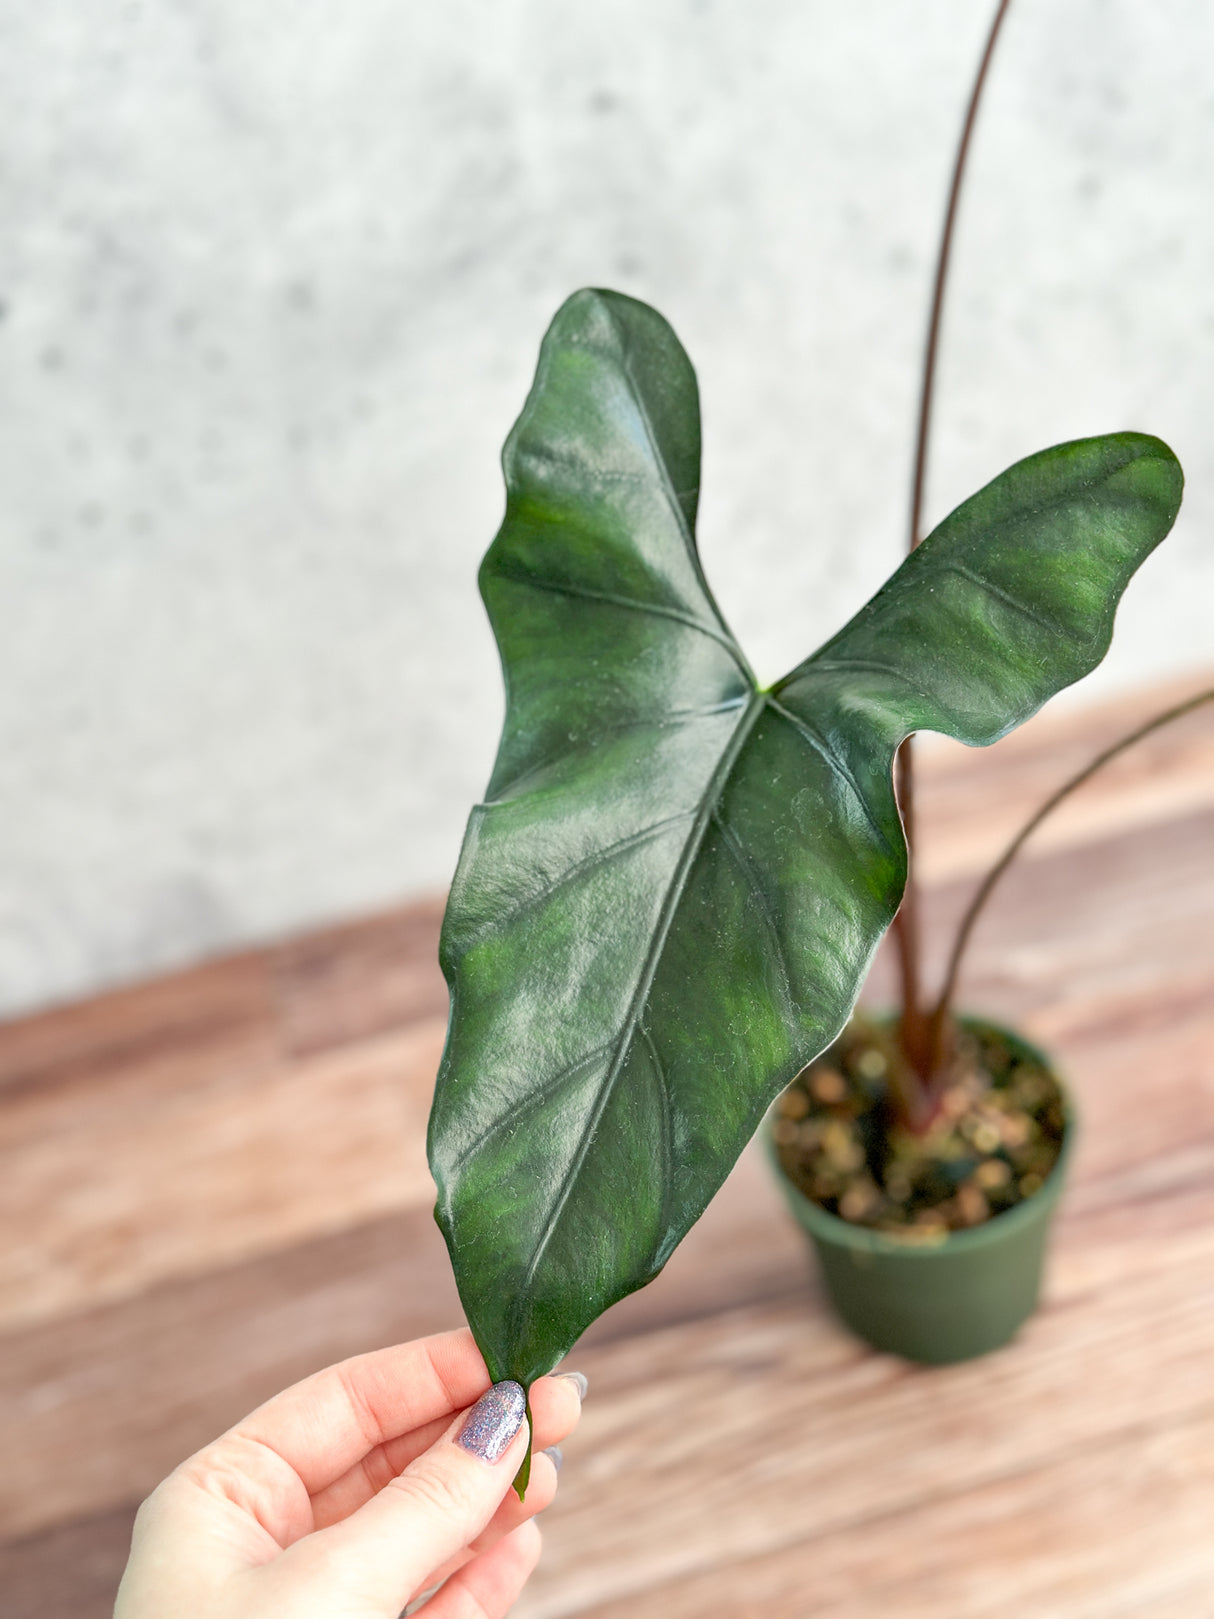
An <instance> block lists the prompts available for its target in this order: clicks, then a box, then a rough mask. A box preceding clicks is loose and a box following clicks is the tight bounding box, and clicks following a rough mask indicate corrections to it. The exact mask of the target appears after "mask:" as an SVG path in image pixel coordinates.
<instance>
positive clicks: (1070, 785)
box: [930, 686, 1214, 1045]
mask: <svg viewBox="0 0 1214 1619" xmlns="http://www.w3.org/2000/svg"><path fill="white" fill-rule="evenodd" d="M1210 702H1214V686H1211V687H1209V688H1208V689H1207V690H1205V691H1200V692H1198V693H1197V694H1196V695H1195V696H1193V697H1187V698H1186V699H1185V700H1184V702H1182V703H1177V704H1176V705H1175V707H1173V708H1169V709H1165V710H1164V711H1163V713H1161V714H1156V715H1154V717H1153V718H1151V719H1149V720H1147V721H1146V723H1145V724H1143V725H1140V726H1138V727H1137V728H1136V729H1135V730H1133V731H1130V732H1129V733H1128V734H1127V735H1126V736H1123V737H1121V738H1120V739H1119V740H1118V741H1116V742H1114V743H1113V744H1112V746H1111V747H1107V748H1105V750H1104V751H1103V753H1098V754H1097V755H1096V757H1095V758H1094V759H1093V760H1091V762H1090V763H1088V764H1086V765H1085V766H1084V767H1083V769H1082V770H1080V771H1078V772H1077V773H1076V774H1075V775H1073V776H1071V777H1070V779H1069V780H1067V781H1064V782H1063V784H1062V786H1061V787H1059V788H1058V790H1057V792H1054V793H1051V795H1050V796H1049V798H1047V799H1046V801H1045V803H1044V804H1042V806H1041V808H1040V809H1039V810H1037V812H1036V814H1034V815H1032V816H1030V817H1029V819H1028V820H1027V821H1026V822H1025V823H1024V825H1023V826H1022V827H1021V828H1020V830H1019V832H1017V833H1016V836H1015V837H1014V838H1013V839H1012V840H1011V842H1010V843H1009V844H1008V845H1007V847H1006V848H1005V849H1004V851H1003V853H1002V854H1001V855H1000V856H999V858H998V860H996V862H995V864H994V865H993V866H992V867H991V869H990V870H989V871H988V872H987V874H986V876H985V877H984V878H983V879H982V881H981V883H979V885H978V887H977V889H976V891H975V893H974V896H973V898H972V899H971V900H970V902H969V905H968V907H967V908H966V912H965V915H964V916H963V917H962V918H961V924H960V926H959V927H958V929H957V936H956V938H955V939H954V941H953V948H952V953H951V954H950V956H949V960H948V967H947V970H946V971H945V975H944V988H943V989H942V990H941V992H940V999H939V1001H938V1002H937V1003H936V1006H935V1008H934V1010H933V1011H932V1014H931V1019H930V1022H931V1035H932V1042H933V1045H938V1044H939V1041H940V1037H941V1034H942V1032H943V1030H944V1026H945V1023H946V1021H947V1019H948V1017H949V1014H950V1011H951V1008H952V1003H953V997H954V995H955V993H956V989H957V978H958V975H959V973H960V970H961V961H962V957H963V956H964V955H965V948H966V946H967V944H968V943H969V940H970V935H971V934H972V933H973V931H974V925H975V923H976V922H977V920H978V918H979V916H981V914H982V911H983V908H984V907H985V905H986V902H987V900H989V899H990V897H991V893H992V892H993V890H994V888H995V885H996V883H997V882H998V881H999V879H1000V878H1001V877H1002V876H1003V874H1004V872H1005V871H1006V870H1007V868H1008V867H1009V866H1010V865H1011V863H1012V861H1013V860H1014V859H1015V858H1016V856H1017V855H1018V854H1019V853H1020V850H1021V849H1022V848H1023V847H1024V845H1025V843H1026V842H1027V841H1028V839H1029V838H1030V837H1031V836H1032V835H1033V833H1034V832H1035V831H1036V830H1037V828H1038V827H1039V826H1040V825H1041V823H1042V821H1044V820H1045V819H1046V818H1047V816H1049V815H1052V814H1053V812H1054V811H1055V810H1056V809H1057V808H1058V806H1059V804H1061V803H1062V802H1063V800H1064V799H1067V798H1069V797H1070V796H1071V794H1072V793H1073V792H1074V791H1075V789H1076V788H1077V787H1082V786H1083V784H1084V782H1085V781H1088V780H1090V779H1091V777H1093V776H1094V775H1095V774H1096V772H1097V771H1098V770H1103V769H1104V767H1105V765H1107V764H1108V763H1110V761H1111V760H1113V759H1116V758H1117V756H1118V754H1121V753H1124V752H1125V751H1126V749H1127V748H1132V747H1133V746H1134V744H1135V743H1136V742H1141V741H1142V739H1143V738H1144V737H1147V736H1150V735H1151V733H1152V731H1158V730H1161V729H1162V728H1163V726H1165V725H1171V723H1172V721H1173V720H1178V719H1181V718H1182V717H1183V716H1184V715H1185V714H1191V713H1192V712H1193V710H1194V709H1195V708H1200V707H1201V706H1202V705H1203V704H1204V703H1210Z"/></svg>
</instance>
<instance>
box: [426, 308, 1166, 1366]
mask: <svg viewBox="0 0 1214 1619" xmlns="http://www.w3.org/2000/svg"><path fill="white" fill-rule="evenodd" d="M504 466H505V473H506V484H507V490H508V499H507V509H506V516H505V520H504V522H503V524H502V528H501V531H500V532H499V534H498V536H497V538H496V539H495V541H494V543H493V545H492V547H491V548H490V550H489V553H488V555H487V556H486V558H485V562H484V566H483V568H482V572H481V588H482V591H483V594H484V598H485V602H486V605H487V607H488V610H489V616H490V619H491V620H492V623H493V628H494V631H495V633H496V635H497V639H498V643H499V646H500V648H501V654H502V664H503V668H504V671H505V680H506V691H507V713H506V721H505V727H504V731H503V735H502V741H501V748H500V751H499V754H498V758H497V764H496V768H495V769H494V772H493V777H492V780H491V781H490V784H489V788H488V791H487V793H486V801H485V802H484V803H483V804H481V805H478V806H477V808H476V809H474V810H473V812H472V816H471V819H470V821H469V824H468V831H467V836H466V839H465V843H464V849H463V854H462V856H461V859H460V864H459V869H458V871H457V873H456V877H455V882H454V886H453V888H452V891H451V899H450V904H449V906H448V909H447V916H446V921H445V924H444V930H443V940H442V962H443V969H444V971H445V973H446V975H447V978H448V981H449V983H450V986H451V1023H450V1029H449V1032H448V1038H447V1048H446V1052H445V1054H444V1057H443V1063H442V1068H441V1071H440V1074H439V1082H438V1088H437V1093H436V1096H435V1101H434V1111H433V1114H432V1118H431V1134H430V1152H431V1163H432V1167H433V1170H434V1174H435V1178H436V1180H437V1183H438V1188H439V1201H438V1210H437V1214H438V1219H439V1222H440V1224H441V1226H442V1228H443V1231H444V1233H445V1235H446V1238H447V1242H448V1245H449V1248H450V1251H451V1258H452V1263H453V1265H454V1268H455V1275H456V1279H457V1281H458V1283H459V1289H460V1296H461V1298H462V1300H463V1303H464V1307H465V1309H466V1311H467V1314H468V1319H469V1321H470V1323H471V1325H472V1329H473V1331H474V1333H475V1335H476V1338H477V1342H478V1343H479V1345H480V1347H481V1349H482V1351H483V1353H484V1355H485V1358H486V1360H487V1362H488V1364H489V1368H490V1371H491V1372H492V1375H493V1376H494V1377H495V1378H501V1377H507V1376H509V1377H514V1378H517V1379H518V1380H519V1381H520V1382H522V1383H524V1384H528V1383H530V1382H531V1381H532V1379H534V1378H535V1377H537V1376H539V1375H540V1374H542V1373H544V1372H546V1371H547V1370H548V1369H549V1368H550V1367H551V1366H552V1365H553V1363H554V1362H555V1361H556V1360H557V1359H558V1358H559V1357H560V1356H561V1355H562V1354H563V1353H564V1352H565V1351H566V1350H567V1349H568V1348H569V1346H570V1345H571V1344H572V1343H573V1341H574V1340H575V1339H576V1338H577V1337H578V1335H579V1334H580V1333H581V1332H582V1331H583V1329H584V1328H585V1327H586V1326H587V1325H588V1324H589V1323H590V1322H591V1321H593V1320H594V1319H595V1317H596V1316H598V1315H599V1314H600V1313H601V1312H602V1311H603V1310H605V1309H606V1308H607V1307H608V1305H610V1304H612V1303H613V1302H614V1301H615V1300H617V1299H619V1298H621V1297H622V1296H623V1295H624V1294H626V1293H629V1292H631V1291H632V1290H633V1289H634V1288H637V1287H640V1286H641V1285H642V1284H643V1283H645V1282H647V1281H649V1280H650V1279H651V1278H652V1277H653V1276H655V1275H656V1274H657V1272H658V1271H659V1270H660V1269H661V1268H662V1266H663V1265H664V1264H665V1262H666V1260H667V1259H668V1258H669V1257H670V1255H671V1253H672V1251H673V1250H674V1248H675V1245H676V1244H677V1243H678V1242H679V1240H680V1239H681V1238H682V1237H683V1236H684V1234H685V1233H686V1232H687V1230H688V1229H689V1228H690V1226H691V1225H692V1224H693V1222H694V1221H695V1220H696V1219H697V1217H698V1216H699V1215H700V1214H701V1212H702V1211H703V1209H704V1207H705V1205H706V1204H707V1203H708V1200H709V1199H710V1198H711V1196H712V1195H713V1193H714V1192H715V1191H716V1189H717V1188H718V1186H719V1185H720V1184H721V1182H722V1181H723V1180H724V1178H725V1176H726V1174H727V1173H728V1171H729V1169H730V1167H731V1165H732V1164H733V1162H734V1160H735V1159H736V1157H737V1155H738V1153H739V1152H740V1151H741V1149H742V1147H743V1146H744V1145H745V1143H746V1141H747V1140H748V1138H749V1137H750V1135H751V1134H752V1132H753V1131H754V1129H755V1127H756V1125H757V1124H758V1122H759V1120H760V1118H761V1116H762V1114H763V1112H764V1109H765V1108H766V1107H767V1106H768V1104H769V1103H770V1102H771V1100H772V1098H773V1097H774V1096H775V1095H776V1094H777V1093H778V1092H779V1090H780V1089H781V1088H782V1087H783V1086H784V1085H785V1084H786V1083H787V1082H788V1081H789V1080H790V1079H791V1078H792V1076H793V1074H794V1073H796V1071H797V1070H798V1069H799V1068H800V1067H802V1065H803V1064H804V1063H805V1062H807V1061H808V1060H809V1059H810V1058H811V1057H812V1056H814V1055H815V1054H816V1053H817V1052H818V1051H820V1050H821V1049H822V1048H823V1047H824V1046H825V1045H826V1044H828V1042H829V1041H830V1040H831V1039H832V1038H833V1037H834V1036H835V1034H836V1033H837V1032H838V1030H839V1028H840V1027H841V1026H842V1024H843V1022H844V1021H845V1019H846V1018H847V1015H848V1013H849V1011H850V1009H851V1007H852V1004H853V1002H854V999H855V996H856V993H857V991H858V988H859V985H860V983H861V981H862V979H863V977H864V974H865V971H866V969H867V967H868V965H869V962H870V960H871V958H872V955H873V952H874V950H875V948H876V945H877V943H878V941H879V939H880V938H881V935H882V934H883V932H884V931H885V929H886V928H887V927H888V925H889V923H890V921H891V920H892V918H893V915H894V912H895V910H896V909H897V906H898V903H899V900H900V897H901V894H902V889H903V884H904V881H905V875H906V846H905V842H904V840H903V836H902V829H901V824H900V821H899V817H898V812H897V808H896V805H895V801H894V796H893V792H892V789H891V779H890V778H891V764H892V759H893V754H894V750H895V748H896V747H897V745H898V743H899V742H900V741H901V739H902V738H903V737H904V736H905V735H907V733H909V732H911V731H913V730H916V729H920V728H926V729H931V730H936V731H943V732H946V733H947V734H948V735H950V736H954V737H959V738H960V739H961V740H962V741H965V742H969V743H988V742H993V741H994V740H995V739H996V738H997V737H999V736H1001V735H1003V733H1004V732H1006V731H1007V730H1009V729H1010V728H1011V727H1012V726H1014V725H1016V724H1018V723H1019V722H1020V721H1021V720H1023V719H1025V718H1026V717H1027V716H1028V715H1029V714H1031V713H1032V712H1033V711H1034V710H1035V709H1036V708H1038V707H1039V706H1040V705H1041V703H1043V702H1044V701H1045V699H1046V698H1048V697H1049V696H1050V695H1051V694H1052V693H1054V692H1055V691H1057V690H1059V688H1061V687H1063V686H1065V685H1067V684H1069V683H1070V682H1071V681H1074V680H1077V679H1078V678H1079V677H1080V676H1081V675H1083V674H1085V673H1086V672H1087V671H1088V670H1089V669H1091V668H1092V667H1093V665H1094V664H1096V663H1097V662H1098V661H1099V660H1100V658H1101V657H1102V656H1103V654H1104V652H1105V650H1106V648H1107V646H1108V641H1109V635H1110V632H1111V629H1112V622H1113V613H1114V609H1115V607H1116V604H1117V601H1118V599H1119V597H1120V595H1121V592H1122V590H1123V589H1124V587H1125V585H1126V583H1127V581H1128V580H1129V578H1130V576H1131V574H1132V573H1133V572H1134V570H1135V568H1137V567H1138V565H1139V564H1140V563H1141V562H1142V560H1143V558H1144V557H1146V556H1147V554H1148V553H1149V552H1150V551H1151V550H1152V549H1153V547H1154V546H1155V545H1157V544H1158V542H1159V541H1160V540H1161V539H1162V538H1163V536H1164V535H1165V534H1166V533H1167V531H1168V529H1169V528H1170V527H1171V524H1172V522H1173V520H1174V518H1175V515H1176V511H1177V508H1178V506H1179V503H1180V492H1181V474H1180V468H1179V466H1178V464H1177V462H1176V460H1175V457H1174V456H1173V455H1172V454H1171V452H1170V451H1169V450H1168V449H1167V447H1166V446H1165V445H1163V444H1161V443H1160V442H1159V440H1158V439H1153V438H1146V437H1144V436H1142V435H1140V434H1135V433H1122V434H1116V435H1113V436H1111V437H1108V438H1100V439H1089V440H1084V441H1082V442H1080V443H1075V444H1065V445H1061V446H1059V447H1058V448H1056V449H1052V450H1047V451H1045V452H1044V453H1043V454H1041V455H1036V456H1032V457H1030V458H1029V459H1028V460H1027V461H1022V462H1020V463H1019V464H1018V465H1016V466H1014V467H1012V468H1011V469H1010V470H1009V471H1007V472H1005V473H1004V474H1003V475H1002V476H1001V477H999V478H997V479H996V480H995V481H994V482H993V483H992V484H989V485H988V486H987V487H986V488H985V489H983V490H982V491H981V492H980V493H979V494H977V495H975V496H974V497H973V499H972V500H969V501H967V502H966V503H965V505H963V506H961V507H960V508H959V509H958V510H957V511H955V512H954V513H953V514H952V516H951V517H949V518H948V519H947V520H946V521H945V522H944V523H942V524H941V525H940V527H939V528H938V529H937V530H936V531H935V533H933V534H932V535H931V536H930V537H929V538H928V539H927V540H926V541H925V542H924V544H923V545H922V546H921V547H920V548H919V549H918V550H917V551H916V552H914V553H913V554H912V555H911V556H910V557H909V558H908V559H907V561H906V562H904V563H903V565H902V567H901V568H899V570H898V571H897V573H896V574H895V575H894V576H893V578H892V579H890V581H889V582H888V583H887V584H886V585H885V586H884V588H883V589H882V590H881V591H879V592H878V594H877V595H876V596H875V597H874V598H873V599H872V601H870V602H869V603H868V605H867V606H866V607H864V608H863V609H862V610H861V611H860V612H859V613H858V614H857V615H856V617H855V618H854V619H853V620H852V621H851V623H850V624H848V625H847V626H846V628H845V629H843V630H842V631H841V632H840V633H839V634H838V635H837V636H835V638H834V639H833V640H832V641H829V642H828V643H827V644H826V645H825V646H824V647H823V648H822V649H821V650H820V651H819V652H818V653H816V654H815V655H814V656H813V657H811V658H809V659H808V660H807V661H806V662H805V663H803V664H801V665H800V666H799V667H798V668H797V669H795V670H794V671H793V672H792V674H790V675H789V676H787V677H786V678H785V679H784V680H782V681H780V682H779V683H778V684H777V685H776V686H774V687H773V688H772V689H771V690H770V691H767V692H762V691H759V690H757V689H756V686H755V682H754V679H753V677H752V676H751V673H750V670H749V668H748V666H747V664H746V660H745V658H744V657H743V656H742V653H741V651H740V650H739V648H738V646H737V643H736V642H735V641H734V639H733V636H732V635H731V634H730V632H729V630H728V629H727V628H726V626H725V623H724V621H723V620H722V618H721V615H720V613H719V612H718V610H717V608H716V605H715V603H714V602H713V599H712V596H711V594H710V592H709V590H708V586H707V584H706V583H705V581H704V577H703V574H702V572H701V569H700V564H699V560H698V557H697V555H696V549H695V542H694V539H693V525H694V521H695V512H696V496H697V490H698V485H699V417H698V404H697V394H696V384H695V376H694V373H693V371H692V369H691V365H690V363H689V361H688V359H687V357H686V355H685V354H684V353H683V350H682V349H681V347H680V346H679V344H678V341H677V339H676V338H675V336H674V334H673V332H672V331H671V329H670V327H669V326H668V325H667V324H666V322H665V321H664V320H663V319H662V318H661V316H659V315H658V314H656V313H655V312H654V311H653V310H652V309H649V308H647V307H646V306H645V305H643V304H640V303H636V302H634V301H633V300H631V299H628V298H624V297H621V296H619V295H618V294H614V293H607V292H581V293H578V294H576V295H575V296H574V297H573V298H571V299H570V300H569V301H568V302H567V303H566V304H565V305H564V307H563V308H562V309H561V310H560V312H559V313H558V314H557V317H556V319H555V320H554V322H553V324H552V327H551V329H550V330H549V332H548V335H547V337H546V338H545V340H544V345H543V349H542V351H541V355H540V362H539V370H538V373H537V376H536V380H535V385H534V387H533V388H532V391H531V394H530V397H529V398H528V400H527V404H526V406H525V408H524V410H523V413H522V415H521V417H520V418H519V421H518V423H517V424H516V426H515V428H514V430H513V432H512V433H511V435H510V438H509V440H508V442H507V445H506V450H505V456H504Z"/></svg>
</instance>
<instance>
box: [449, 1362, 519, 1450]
mask: <svg viewBox="0 0 1214 1619" xmlns="http://www.w3.org/2000/svg"><path fill="white" fill-rule="evenodd" d="M526 1409H527V1396H526V1395H525V1394H524V1393H523V1390H522V1388H521V1386H520V1385H519V1384H518V1383H511V1382H509V1381H507V1382H504V1383H495V1384H494V1385H493V1387H492V1388H491V1389H490V1390H489V1392H488V1393H487V1394H482V1395H481V1397H480V1399H479V1400H478V1401H477V1402H476V1404H475V1405H474V1406H473V1407H472V1409H471V1411H469V1413H468V1419H467V1421H466V1422H465V1423H464V1426H463V1427H462V1428H461V1429H460V1431H459V1433H458V1434H457V1435H456V1438H455V1442H456V1444H457V1445H462V1446H463V1448H464V1449H465V1450H467V1451H470V1452H471V1453H472V1455H473V1456H479V1457H480V1458H481V1460H482V1461H484V1462H495V1461H497V1459H498V1457H499V1456H502V1455H504V1454H505V1452H506V1451H507V1450H508V1449H509V1448H510V1441H511V1440H512V1439H513V1438H514V1436H515V1434H516V1433H517V1432H518V1431H519V1429H520V1428H521V1427H522V1425H523V1415H524V1413H525V1411H526Z"/></svg>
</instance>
